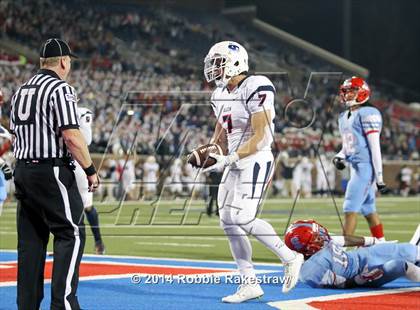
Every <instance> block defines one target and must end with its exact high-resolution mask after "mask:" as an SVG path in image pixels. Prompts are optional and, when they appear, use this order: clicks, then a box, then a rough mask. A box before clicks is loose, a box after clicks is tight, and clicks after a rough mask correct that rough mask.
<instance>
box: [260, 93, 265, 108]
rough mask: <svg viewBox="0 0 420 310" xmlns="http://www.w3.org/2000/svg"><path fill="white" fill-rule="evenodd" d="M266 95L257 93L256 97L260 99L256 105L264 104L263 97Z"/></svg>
mask: <svg viewBox="0 0 420 310" xmlns="http://www.w3.org/2000/svg"><path fill="white" fill-rule="evenodd" d="M266 97H267V94H258V98H260V99H261V101H260V103H259V104H258V106H259V107H260V106H262V105H263V104H264V101H265V98H266Z"/></svg>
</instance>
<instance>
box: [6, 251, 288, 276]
mask: <svg viewBox="0 0 420 310" xmlns="http://www.w3.org/2000/svg"><path fill="white" fill-rule="evenodd" d="M0 252H8V253H16V252H17V251H16V250H10V249H0ZM83 256H84V257H96V258H102V259H103V258H120V259H147V260H167V261H174V262H196V263H214V264H235V262H234V261H233V260H212V259H193V258H191V259H189V258H165V257H147V256H133V255H97V254H83ZM12 262H16V261H12ZM83 263H85V262H83ZM96 263H97V262H96ZM116 263H118V262H116ZM139 264H142V263H139ZM253 264H254V265H256V266H273V267H281V266H283V264H282V263H281V262H280V260H279V262H278V263H260V262H253ZM157 266H158V265H157ZM164 266H167V265H164ZM176 267H177V268H178V267H179V268H181V267H182V266H176ZM189 267H191V266H189ZM187 268H188V267H187ZM203 268H212V269H216V268H218V267H203ZM223 268H224V269H226V268H228V267H221V269H223ZM276 271H278V270H276Z"/></svg>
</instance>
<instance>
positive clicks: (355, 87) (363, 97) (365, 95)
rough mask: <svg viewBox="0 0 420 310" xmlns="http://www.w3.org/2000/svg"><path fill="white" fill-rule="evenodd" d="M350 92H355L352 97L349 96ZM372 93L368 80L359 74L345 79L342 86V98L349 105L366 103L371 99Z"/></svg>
mask: <svg viewBox="0 0 420 310" xmlns="http://www.w3.org/2000/svg"><path fill="white" fill-rule="evenodd" d="M349 93H353V94H354V95H353V97H352V98H350V99H349V98H347V95H348V94H349ZM370 93H371V92H370V88H369V85H368V84H367V83H366V81H365V80H364V79H362V78H360V77H357V76H353V77H352V78H350V79H347V80H345V81H344V82H343V84H341V86H340V98H341V101H342V102H344V103H345V104H346V106H347V107H351V106H354V105H357V104H362V103H365V102H366V101H368V100H369V97H370Z"/></svg>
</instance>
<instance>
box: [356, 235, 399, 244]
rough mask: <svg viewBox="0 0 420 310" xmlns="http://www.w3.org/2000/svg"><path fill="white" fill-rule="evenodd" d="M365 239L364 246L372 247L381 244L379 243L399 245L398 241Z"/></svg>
mask: <svg viewBox="0 0 420 310" xmlns="http://www.w3.org/2000/svg"><path fill="white" fill-rule="evenodd" d="M363 238H364V239H365V244H364V246H371V245H375V244H379V243H397V242H398V240H389V241H388V240H379V239H378V238H375V237H363Z"/></svg>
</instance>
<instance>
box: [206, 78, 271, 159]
mask: <svg viewBox="0 0 420 310" xmlns="http://www.w3.org/2000/svg"><path fill="white" fill-rule="evenodd" d="M274 95H275V88H274V86H273V83H271V81H270V80H269V79H268V78H267V77H265V76H262V75H250V76H248V77H246V78H245V79H244V80H242V81H241V82H240V83H239V84H238V86H237V87H236V88H235V89H234V90H233V91H232V92H229V91H228V90H227V88H226V87H218V88H216V89H215V90H214V92H213V94H212V96H211V101H210V103H211V105H212V107H213V111H214V114H215V115H216V118H217V120H218V122H219V123H220V124H221V125H222V127H223V128H224V129H225V130H226V133H227V139H228V148H229V153H232V152H235V151H236V150H237V149H238V148H239V146H240V145H241V144H244V143H245V142H246V141H248V140H249V139H250V138H251V136H252V134H253V131H252V127H251V115H252V114H254V113H257V112H262V111H267V112H268V111H270V112H271V119H270V120H269V121H270V122H271V130H272V132H274V123H273V119H274V117H275V110H274ZM268 137H269V138H268V139H266V141H265V143H264V145H263V146H262V147H261V149H260V150H262V151H268V150H271V143H272V142H273V137H272V134H271V133H270V134H268Z"/></svg>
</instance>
